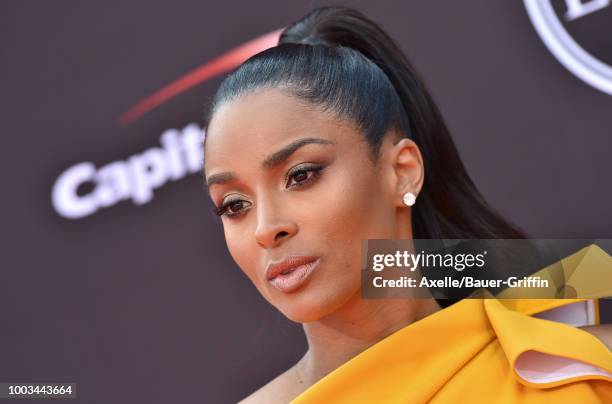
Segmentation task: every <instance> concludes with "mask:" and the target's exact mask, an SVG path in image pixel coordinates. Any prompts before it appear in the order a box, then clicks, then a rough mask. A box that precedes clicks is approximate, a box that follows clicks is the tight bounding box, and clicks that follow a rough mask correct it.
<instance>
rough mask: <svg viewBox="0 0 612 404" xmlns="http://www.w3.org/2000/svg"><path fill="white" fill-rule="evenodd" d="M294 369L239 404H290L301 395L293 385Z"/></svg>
mask: <svg viewBox="0 0 612 404" xmlns="http://www.w3.org/2000/svg"><path fill="white" fill-rule="evenodd" d="M292 369H293V368H290V369H288V370H287V371H285V372H284V373H282V374H280V375H279V376H277V377H276V378H274V379H273V380H271V381H270V382H269V383H268V384H266V385H265V386H263V387H261V388H260V389H259V390H257V391H255V392H254V393H253V394H251V395H249V396H248V397H246V398H244V399H243V400H242V401H240V403H239V404H260V403H262V404H263V403H265V404H276V403H279V404H280V403H288V402H289V401H291V400H292V399H293V398H295V396H297V394H299V392H297V391H296V390H295V386H294V383H293V377H292Z"/></svg>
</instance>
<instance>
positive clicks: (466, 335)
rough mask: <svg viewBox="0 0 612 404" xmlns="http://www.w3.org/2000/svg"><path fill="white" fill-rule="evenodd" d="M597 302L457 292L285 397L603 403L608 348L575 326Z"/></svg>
mask: <svg viewBox="0 0 612 404" xmlns="http://www.w3.org/2000/svg"><path fill="white" fill-rule="evenodd" d="M587 248H588V247H587ZM589 252H590V254H591V258H592V259H591V261H590V263H591V264H590V265H593V264H594V263H600V264H601V263H602V262H603V263H604V264H605V265H606V268H607V269H609V270H612V268H611V267H610V266H609V265H608V264H609V263H610V256H609V255H607V254H606V253H605V252H604V251H603V250H601V249H591V250H590V251H589ZM568 258H569V257H568ZM583 264H584V263H583ZM584 265H586V264H584ZM584 265H583V268H582V270H583V272H582V273H584V274H588V273H589V271H587V270H585V268H584ZM597 266H598V267H599V268H601V267H600V266H599V265H597ZM574 269H575V267H574ZM591 273H592V272H591ZM608 286H609V285H608ZM608 292H610V290H608ZM602 293H604V292H602V291H601V290H600V291H598V292H596V293H595V294H598V295H599V296H597V297H606V296H610V295H609V294H607V295H604V294H602ZM591 295H593V294H591ZM597 303H598V299H597V298H592V299H586V298H581V299H508V300H506V299H503V300H502V299H495V298H493V299H463V300H461V301H459V302H457V303H455V304H453V305H451V306H449V307H446V308H444V309H442V310H439V311H437V312H435V313H433V314H432V315H430V316H428V317H425V318H423V319H421V320H419V321H416V322H414V323H412V324H410V325H408V326H406V327H404V328H402V329H401V330H399V331H397V332H395V333H393V334H391V335H390V336H388V337H386V338H385V339H383V340H382V341H380V342H378V343H377V344H375V345H374V346H372V347H370V348H368V349H367V350H365V351H364V352H362V353H360V354H359V355H357V356H356V357H354V358H353V359H351V360H349V361H348V362H346V363H345V364H343V365H342V366H340V367H339V368H337V369H335V370H334V371H332V372H331V373H329V374H328V375H327V376H325V377H324V378H323V379H321V380H319V381H318V382H317V383H316V384H314V385H313V386H311V387H310V388H309V389H307V390H306V391H304V392H303V393H302V394H300V395H299V396H298V397H296V398H295V399H294V400H293V401H292V404H306V403H309V404H311V403H350V404H357V403H425V402H431V403H580V404H588V403H612V352H611V351H610V350H609V349H608V348H607V347H606V345H605V344H604V343H603V342H601V341H600V340H599V339H598V338H596V337H595V336H593V335H591V334H589V333H588V332H586V331H584V330H581V329H579V328H577V327H576V325H586V324H599V316H598V313H597V311H596V310H593V309H594V308H596V307H597ZM572 313H573V314H572ZM547 316H548V319H547ZM562 319H568V320H567V323H566V322H562V321H565V320H562ZM572 321H574V325H572V324H571V322H572ZM576 321H577V322H576Z"/></svg>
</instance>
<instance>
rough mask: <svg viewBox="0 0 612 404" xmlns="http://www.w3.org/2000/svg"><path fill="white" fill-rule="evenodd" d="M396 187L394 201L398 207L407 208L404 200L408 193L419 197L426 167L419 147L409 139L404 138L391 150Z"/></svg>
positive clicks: (390, 155)
mask: <svg viewBox="0 0 612 404" xmlns="http://www.w3.org/2000/svg"><path fill="white" fill-rule="evenodd" d="M389 153H390V154H389V158H390V162H391V166H392V167H391V168H392V178H393V186H394V193H395V195H394V200H395V201H396V202H397V206H401V207H405V206H406V205H404V202H403V200H402V198H403V196H404V194H405V193H406V192H412V193H413V194H414V195H415V196H417V197H418V195H419V192H421V188H422V187H423V180H424V178H425V167H424V166H423V157H422V155H421V151H420V150H419V147H418V146H417V145H416V143H414V141H412V140H411V139H408V138H402V139H400V140H399V141H398V142H397V143H395V144H394V145H392V147H391V149H390V150H389Z"/></svg>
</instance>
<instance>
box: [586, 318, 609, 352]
mask: <svg viewBox="0 0 612 404" xmlns="http://www.w3.org/2000/svg"><path fill="white" fill-rule="evenodd" d="M579 328H580V329H582V330H584V331H586V332H588V333H589V334H592V335H594V336H595V337H597V338H598V339H599V340H600V341H601V342H603V343H604V344H605V345H606V346H607V347H608V349H612V324H600V325H588V326H583V327H579Z"/></svg>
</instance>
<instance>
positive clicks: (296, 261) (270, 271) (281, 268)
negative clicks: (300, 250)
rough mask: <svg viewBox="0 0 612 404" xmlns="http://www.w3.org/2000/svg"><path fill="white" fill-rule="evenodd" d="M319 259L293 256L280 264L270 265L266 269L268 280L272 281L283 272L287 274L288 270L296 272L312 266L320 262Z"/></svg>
mask: <svg viewBox="0 0 612 404" xmlns="http://www.w3.org/2000/svg"><path fill="white" fill-rule="evenodd" d="M318 259H319V257H315V256H306V255H292V256H289V257H287V258H285V259H284V260H282V261H280V262H276V263H270V264H269V265H268V267H267V268H266V279H267V280H269V281H271V280H272V279H274V278H276V277H277V276H278V275H279V274H280V273H281V272H285V271H287V270H294V269H295V268H297V267H299V266H301V265H306V264H310V263H311V262H314V261H316V260H318Z"/></svg>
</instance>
